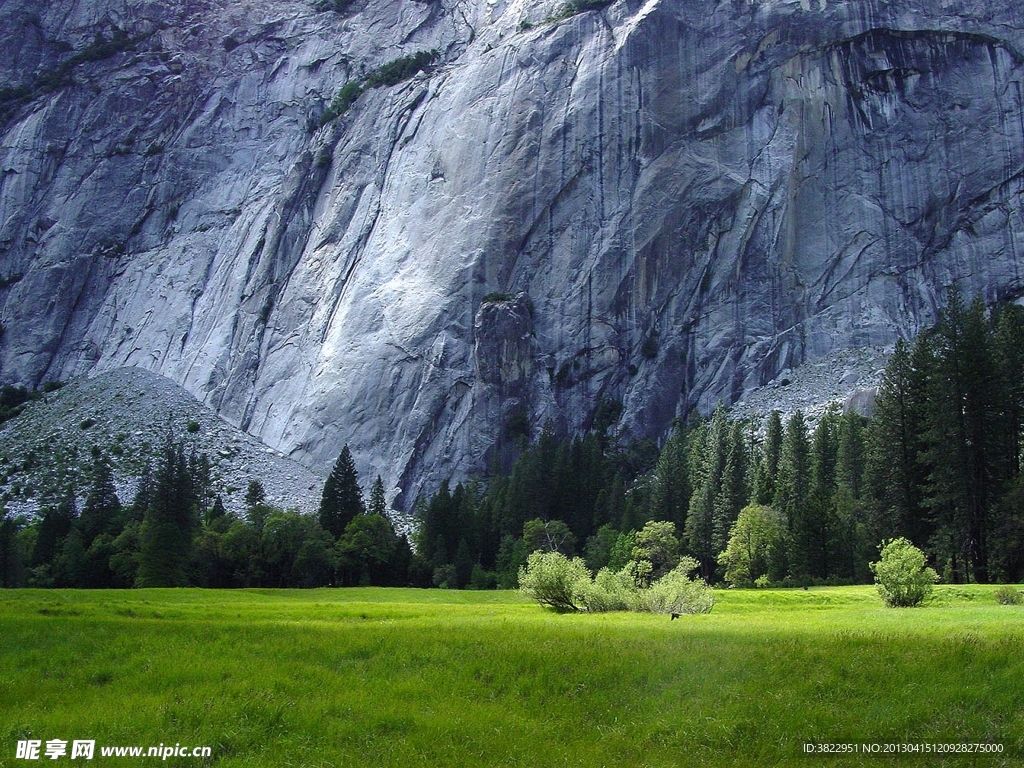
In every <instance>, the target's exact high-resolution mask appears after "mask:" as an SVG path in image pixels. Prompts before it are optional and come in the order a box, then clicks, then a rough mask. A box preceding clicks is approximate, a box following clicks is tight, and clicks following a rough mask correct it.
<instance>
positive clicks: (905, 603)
mask: <svg viewBox="0 0 1024 768" xmlns="http://www.w3.org/2000/svg"><path fill="white" fill-rule="evenodd" d="M880 550H881V555H882V559H881V560H879V561H878V562H877V563H871V570H872V571H873V572H874V574H875V583H876V584H877V585H878V593H879V594H880V595H881V596H882V600H884V601H885V604H886V605H887V606H889V607H890V608H913V607H914V606H917V605H920V604H921V603H922V602H924V600H925V598H926V597H928V595H930V594H931V591H932V585H933V584H934V583H935V582H936V581H938V580H939V575H938V574H937V573H936V572H935V571H934V569H932V568H929V567H927V566H926V565H925V559H924V552H922V551H921V550H920V549H918V548H917V547H915V546H914V545H913V544H911V543H910V542H909V541H908V540H907V539H904V538H899V539H891V540H889V541H885V542H882V546H881V547H880Z"/></svg>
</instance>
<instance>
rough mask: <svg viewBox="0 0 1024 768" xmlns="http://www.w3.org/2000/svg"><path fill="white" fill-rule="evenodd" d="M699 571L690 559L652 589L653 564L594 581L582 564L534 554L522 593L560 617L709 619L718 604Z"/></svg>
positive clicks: (634, 564) (630, 566)
mask: <svg viewBox="0 0 1024 768" xmlns="http://www.w3.org/2000/svg"><path fill="white" fill-rule="evenodd" d="M698 567H699V563H698V562H697V561H696V560H694V559H693V558H692V557H684V558H683V559H682V561H681V562H680V563H679V565H678V566H676V568H675V569H673V570H671V571H669V572H668V573H666V574H665V575H664V576H662V577H661V578H660V579H658V580H657V581H655V582H654V583H653V584H651V586H650V587H646V588H645V587H644V586H643V585H644V584H646V583H647V582H648V578H649V575H650V571H651V564H650V562H649V561H647V560H642V561H635V560H634V561H631V562H629V563H627V564H626V566H625V567H624V568H622V569H621V570H619V571H613V570H612V569H610V568H602V569H601V570H600V571H598V572H597V576H596V577H591V575H590V571H589V570H587V566H586V564H585V563H584V562H583V560H581V559H580V558H578V557H577V558H573V559H572V560H570V559H569V558H568V557H566V556H565V555H563V554H561V553H559V552H541V551H539V550H538V551H537V552H534V553H533V554H532V555H530V556H529V558H527V561H526V565H525V566H524V567H523V568H520V569H519V589H520V591H522V593H523V594H525V595H526V596H527V597H530V598H532V599H534V600H536V601H537V602H538V603H540V604H541V605H546V606H548V607H550V608H554V609H555V610H556V611H558V612H559V613H570V612H577V611H584V612H587V613H605V612H608V611H648V612H651V613H674V614H681V613H708V612H710V611H711V609H712V607H713V606H714V604H715V598H714V594H713V593H712V591H711V588H710V587H708V586H707V585H706V584H705V583H704V582H703V581H701V580H700V579H699V578H698V579H691V578H690V576H689V574H690V573H691V572H692V571H694V570H695V569H696V568H698Z"/></svg>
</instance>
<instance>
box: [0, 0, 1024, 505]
mask: <svg viewBox="0 0 1024 768" xmlns="http://www.w3.org/2000/svg"><path fill="white" fill-rule="evenodd" d="M561 9H562V0H541V1H540V2H527V1H526V0H461V1H454V0H435V1H434V2H429V3H421V2H414V0H355V2H354V3H352V4H350V5H349V7H348V9H347V10H345V11H344V12H343V13H336V12H333V11H317V10H316V9H315V8H314V7H313V6H312V5H311V3H310V2H309V1H308V0H279V1H278V2H275V3H258V2H255V0H231V2H228V0H160V2H156V1H155V0H20V2H17V3H14V2H2V3H0V48H2V49H3V50H4V51H5V52H12V53H13V55H11V54H7V55H5V56H4V57H3V60H2V61H0V88H3V89H4V90H3V91H2V92H0V100H2V104H0V120H2V127H0V131H2V139H0V163H2V167H0V173H2V179H0V285H2V286H3V287H2V288H0V322H2V323H3V328H4V331H3V336H2V338H0V366H2V367H0V379H2V380H3V381H4V382H18V383H25V384H29V385H32V384H37V383H39V382H41V381H44V380H46V379H52V378H68V377H71V376H74V375H79V374H92V373H97V372H100V371H104V370H109V369H114V368H120V367H126V366H129V367H141V368H145V369H148V370H151V371H154V372H157V373H160V374H162V375H164V376H166V377H169V378H171V379H172V380H174V381H176V382H178V383H180V384H181V385H182V386H184V387H185V388H186V389H188V390H189V391H190V392H192V393H193V394H195V395H196V396H197V397H199V398H200V399H201V400H203V401H204V402H206V403H207V404H208V405H210V406H212V407H213V408H214V409H216V411H217V412H218V413H219V414H220V415H221V416H222V417H224V418H225V419H227V420H229V421H231V422H232V423H234V424H237V425H239V426H240V427H242V428H243V429H245V430H247V431H249V432H250V433H252V434H253V435H256V436H257V437H259V438H260V439H261V440H263V441H264V442H265V443H267V444H268V445H270V446H272V447H274V448H275V449H278V450H280V451H282V452H284V453H286V454H289V455H290V456H292V457H294V458H297V459H299V460H301V461H302V462H304V463H306V464H307V465H308V466H311V467H317V468H319V470H320V471H321V472H326V470H327V469H328V468H329V466H330V464H331V462H332V461H333V459H334V457H335V456H336V454H337V452H338V451H339V449H340V447H341V445H342V444H344V443H346V442H347V443H349V444H350V445H351V447H352V450H353V453H354V455H355V457H356V460H357V464H358V466H359V469H360V472H361V474H362V475H363V477H372V476H374V475H375V474H377V473H380V474H381V475H382V476H383V477H384V478H385V480H386V482H387V483H388V485H389V486H391V487H392V488H393V489H395V492H397V491H398V490H400V491H401V494H400V498H398V499H397V500H396V502H397V504H398V505H399V506H404V507H408V506H409V505H410V504H411V502H412V500H413V498H414V496H415V494H416V493H417V491H418V490H419V489H420V488H422V487H424V486H425V487H427V488H433V487H434V486H436V484H437V483H438V482H439V481H440V479H442V478H444V477H451V476H455V477H460V476H464V475H466V474H468V473H469V472H472V471H475V470H479V469H481V468H483V467H484V466H485V465H486V461H487V459H488V456H489V455H491V454H492V453H493V451H494V450H495V448H496V446H497V447H498V448H500V443H501V441H502V439H503V438H502V435H503V434H505V433H507V431H508V429H509V427H510V424H511V426H512V427H515V425H516V424H519V425H522V424H523V423H524V421H525V423H526V425H527V426H529V425H533V428H534V429H536V427H537V425H538V424H540V423H542V422H544V421H546V420H549V419H550V420H553V421H554V422H555V423H556V424H558V425H559V426H561V427H562V428H564V429H567V430H573V429H578V428H580V427H582V426H586V424H587V423H588V422H589V420H590V418H591V417H592V413H593V411H594V408H595V405H596V403H597V402H598V401H599V400H601V399H605V400H618V401H621V402H622V403H623V409H622V416H621V419H620V426H621V427H622V428H624V429H627V430H629V431H630V432H631V433H633V434H638V435H651V436H656V435H658V434H661V433H663V432H664V430H665V429H666V428H667V426H668V423H669V421H670V419H671V418H672V417H673V416H677V415H682V414H685V413H687V412H688V411H689V410H691V409H693V408H700V409H703V410H707V409H709V408H710V407H712V406H713V405H714V404H715V403H716V402H717V401H719V400H722V401H724V402H727V403H729V402H733V401H736V400H739V399H740V398H742V397H743V395H744V394H745V393H747V392H749V391H751V390H753V389H754V388H756V387H757V386H759V385H762V384H766V383H768V382H769V381H772V380H773V379H774V378H775V377H776V376H777V374H778V373H779V372H780V371H782V370H784V369H786V368H792V367H795V366H797V365H799V364H800V363H802V362H805V361H813V360H816V359H820V358H823V357H825V356H827V355H829V354H831V353H833V352H835V351H837V350H841V349H843V348H846V347H857V346H866V345H885V344H888V343H890V342H892V341H893V339H894V338H896V336H897V335H900V334H907V333H912V332H914V331H917V330H918V329H920V328H921V327H922V326H924V325H926V324H928V323H930V322H932V321H933V319H934V318H935V313H936V310H937V307H939V306H941V303H942V301H943V297H944V294H945V292H946V290H947V289H948V287H949V286H950V285H951V284H952V283H954V282H959V283H960V284H961V287H962V290H963V291H964V293H965V294H966V295H973V294H975V293H980V294H982V295H983V296H985V297H986V298H988V299H995V298H1000V297H1008V296H1018V295H1020V294H1021V293H1022V292H1024V279H1022V275H1021V264H1022V258H1021V255H1022V247H1024V246H1022V245H1021V242H1022V236H1024V221H1022V210H1024V208H1022V206H1021V195H1022V187H1024V105H1022V98H1024V97H1022V82H1024V59H1022V51H1024V21H1022V20H1024V2H1020V1H1019V0H1012V1H1010V0H995V2H986V3H982V2H980V1H979V0H943V1H942V2H940V1H939V0H910V2H908V3H887V2H857V3H838V2H834V0H798V1H797V2H781V1H778V2H777V1H770V2H753V1H751V0H728V1H727V2H707V1H706V0H700V2H698V1H697V0H647V1H646V2H644V1H642V0H618V1H617V2H615V3H612V4H610V5H607V6H606V7H604V8H602V9H599V10H590V11H586V12H582V13H577V14H575V15H569V16H568V17H566V18H558V17H561V16H565V14H564V13H563V12H562V10H561ZM430 50H436V51H438V59H437V63H436V65H435V67H434V69H433V70H431V71H429V72H425V73H420V74H417V75H415V76H414V77H412V78H411V79H406V80H404V81H402V82H400V83H398V84H392V85H382V86H380V87H376V88H370V89H367V90H366V91H365V92H364V93H363V94H362V95H361V96H360V97H359V98H358V99H357V100H356V101H355V102H354V103H353V104H352V105H351V106H350V107H349V108H348V110H347V111H345V112H344V113H343V114H342V115H341V116H340V117H339V118H337V119H335V120H332V121H329V122H327V123H326V124H325V125H321V124H320V117H321V115H322V114H323V112H324V110H325V109H326V107H327V105H328V104H329V103H330V101H331V100H332V98H333V97H334V95H335V94H336V93H337V92H338V91H339V89H341V87H342V86H343V85H344V84H345V83H346V82H349V81H356V80H360V79H361V78H365V77H366V76H367V75H369V74H371V73H374V72H378V71H379V68H380V67H382V66H383V65H384V64H386V63H387V62H391V61H394V60H396V59H398V58H399V57H402V56H408V55H411V54H414V53H417V52H420V51H430ZM495 293H500V294H507V295H508V296H510V297H512V298H510V299H504V300H501V301H491V302H484V298H485V297H487V296H488V295H490V294H495ZM519 294H523V296H521V297H519V298H516V297H517V296H518V295H519ZM491 305H492V306H491ZM527 307H528V308H529V309H528V310H527V309H526V308H527ZM524 313H525V314H524Z"/></svg>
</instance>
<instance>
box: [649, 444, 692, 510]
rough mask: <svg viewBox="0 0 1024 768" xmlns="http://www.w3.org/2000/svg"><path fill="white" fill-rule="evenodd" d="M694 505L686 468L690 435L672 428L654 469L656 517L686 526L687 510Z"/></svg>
mask: <svg viewBox="0 0 1024 768" xmlns="http://www.w3.org/2000/svg"><path fill="white" fill-rule="evenodd" d="M689 506H690V483H689V476H688V473H687V471H686V434H685V433H684V432H683V430H682V429H680V428H677V429H675V430H673V431H672V434H671V435H670V436H669V438H668V440H666V441H665V445H664V447H663V448H662V449H661V454H660V455H659V456H658V463H657V465H656V466H655V468H654V481H653V483H652V487H651V511H650V517H651V519H652V520H669V521H671V522H673V523H675V524H676V527H677V528H679V529H680V530H684V529H685V526H686V513H687V510H688V509H689Z"/></svg>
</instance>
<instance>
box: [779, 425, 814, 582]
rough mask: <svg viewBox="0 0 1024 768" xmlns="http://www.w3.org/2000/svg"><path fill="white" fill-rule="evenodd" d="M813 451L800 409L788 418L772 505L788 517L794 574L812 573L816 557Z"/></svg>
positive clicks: (790, 555)
mask: <svg viewBox="0 0 1024 768" xmlns="http://www.w3.org/2000/svg"><path fill="white" fill-rule="evenodd" d="M810 452H811V449H810V441H809V440H808V437H807V422H806V421H805V420H804V415H803V413H802V412H801V411H795V412H794V413H793V415H792V416H790V418H789V420H788V421H787V422H786V432H785V435H784V437H783V442H782V455H781V457H780V459H779V480H778V484H777V487H776V490H775V503H774V505H773V506H774V507H775V508H776V509H778V510H779V511H780V512H782V514H783V515H785V517H786V522H787V526H788V530H789V536H790V546H789V563H790V568H791V571H792V574H793V575H794V576H800V577H802V576H807V575H809V574H810V573H811V566H812V557H813V555H812V551H813V542H812V541H809V540H808V536H809V531H810V530H811V525H810V521H809V519H808V518H809V515H810V510H809V508H808V503H807V501H808V498H809V496H810V490H811V462H810Z"/></svg>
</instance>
